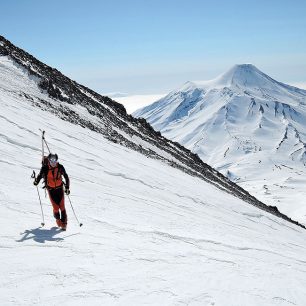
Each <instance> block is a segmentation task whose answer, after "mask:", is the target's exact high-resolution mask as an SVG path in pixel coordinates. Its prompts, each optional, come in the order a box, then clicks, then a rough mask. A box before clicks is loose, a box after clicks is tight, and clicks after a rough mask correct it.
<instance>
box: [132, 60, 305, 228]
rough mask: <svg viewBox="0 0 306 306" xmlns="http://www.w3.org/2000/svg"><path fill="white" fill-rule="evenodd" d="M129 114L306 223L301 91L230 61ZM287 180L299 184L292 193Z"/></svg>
mask: <svg viewBox="0 0 306 306" xmlns="http://www.w3.org/2000/svg"><path fill="white" fill-rule="evenodd" d="M134 116H135V117H142V118H145V119H146V120H148V122H149V123H150V124H151V125H152V126H153V127H154V128H155V129H156V130H158V131H161V133H162V135H164V136H166V137H168V138H170V139H172V140H174V141H177V142H179V143H180V144H182V145H184V146H185V147H187V148H188V149H190V150H191V151H193V152H194V153H197V154H198V155H199V156H200V157H201V159H202V160H203V161H205V162H207V163H208V164H210V165H212V166H213V167H214V168H216V169H217V170H219V171H221V172H222V173H223V174H224V175H227V176H228V177H229V178H231V179H232V180H234V181H235V182H237V183H238V184H240V185H241V186H242V187H243V188H246V189H247V190H248V191H250V192H251V193H252V194H253V195H255V196H256V197H259V198H260V199H261V200H262V201H264V202H267V203H269V204H270V205H274V206H277V207H278V208H279V209H280V210H281V211H282V212H284V213H286V214H289V215H290V216H291V217H293V218H295V219H298V220H300V221H302V222H303V223H305V224H306V208H303V205H302V204H303V198H304V196H306V194H305V193H304V187H302V185H303V184H302V182H301V179H302V178H303V176H304V175H302V174H301V173H304V174H306V172H305V170H306V169H305V165H306V124H305V122H306V91H305V90H302V89H298V88H295V87H293V86H289V85H286V84H283V83H281V82H278V81H275V80H274V79H272V78H270V77H269V76H268V75H266V74H264V73H263V72H261V71H260V70H259V69H257V68H256V67H255V66H253V65H251V64H245V65H236V66H234V67H233V68H231V69H230V70H229V71H228V72H226V73H224V74H223V75H221V76H219V77H217V78H216V79H214V80H211V81H198V82H187V83H186V84H184V85H183V86H182V87H180V88H178V89H177V90H175V91H172V92H171V93H169V94H168V95H167V96H166V97H165V98H163V99H160V100H159V101H157V102H155V103H153V104H152V105H149V106H147V107H145V108H143V109H140V110H138V111H136V112H135V113H134ZM281 165H287V166H288V167H289V168H285V167H281ZM293 181H298V182H299V183H298V184H297V185H296V190H297V191H298V194H300V197H297V196H296V194H295V195H292V194H290V193H288V192H286V191H285V190H286V189H288V188H294V183H293ZM289 182H290V183H289ZM304 182H305V183H306V181H304ZM289 185H290V187H289ZM301 187H302V188H301ZM291 196H293V197H294V198H295V199H296V200H295V201H293V202H292V198H290V197H291Z"/></svg>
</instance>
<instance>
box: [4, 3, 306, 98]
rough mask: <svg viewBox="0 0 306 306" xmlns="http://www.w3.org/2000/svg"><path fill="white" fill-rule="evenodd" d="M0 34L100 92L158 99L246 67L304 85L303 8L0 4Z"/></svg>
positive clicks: (303, 5) (305, 9)
mask: <svg viewBox="0 0 306 306" xmlns="http://www.w3.org/2000/svg"><path fill="white" fill-rule="evenodd" d="M0 7H1V18H0V29H1V33H0V34H1V35H4V36H5V37H6V38H7V39H9V40H10V41H11V42H13V43H14V44H16V45H18V46H19V47H21V48H23V49H25V50H26V51H28V52H29V53H31V54H32V55H34V56H35V57H37V58H38V59H40V60H41V61H43V62H45V63H47V64H48V65H51V66H52V67H56V68H57V69H59V70H61V71H62V72H63V73H64V74H66V75H68V76H69V77H71V78H72V79H74V80H76V81H78V82H80V83H82V84H84V85H87V86H89V87H91V88H92V89H94V90H97V91H99V92H102V93H108V92H127V93H131V94H132V93H166V92H168V91H170V90H172V89H173V88H175V87H178V86H179V85H181V84H182V83H184V82H186V81H188V80H205V79H210V78H213V77H215V76H217V75H218V74H220V73H222V72H224V71H226V70H227V69H229V68H230V67H231V66H233V65H234V64H239V63H252V64H254V65H255V66H257V67H258V68H259V69H261V70H262V71H264V72H265V73H267V74H269V75H270V76H272V77H273V78H275V79H277V80H279V81H283V82H288V83H295V84H298V83H305V84H306V18H305V16H306V1H300V0H294V1H287V0H285V1H284V0H279V1H274V0H270V1H262V0H257V1H247V0H244V1H234V0H233V1H213V0H211V1H206V0H202V1H201V0H188V1H187V0H185V1H182V0H154V1H153V0H142V1H140V0H125V1H123V0H112V1H111V0H110V1H103V0H101V1H98V0H97V1H95V0H87V1H85V0H83V1H79V0H74V1H72V0H61V1H59V0H52V1H41V0H39V1H38V0H26V1H25V0H19V1H17V0H1V1H0Z"/></svg>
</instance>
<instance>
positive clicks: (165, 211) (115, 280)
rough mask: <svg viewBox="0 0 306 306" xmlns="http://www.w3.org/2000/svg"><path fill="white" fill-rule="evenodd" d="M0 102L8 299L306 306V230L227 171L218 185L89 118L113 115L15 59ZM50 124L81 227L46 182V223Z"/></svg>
mask: <svg viewBox="0 0 306 306" xmlns="http://www.w3.org/2000/svg"><path fill="white" fill-rule="evenodd" d="M39 99H41V100H39ZM37 101H41V104H39V105H40V106H43V107H41V108H40V107H38V106H37ZM48 103H49V104H50V105H49V104H48ZM46 105H49V108H48V109H47V108H46ZM58 105H60V106H58ZM55 106H56V107H55ZM60 107H62V108H63V107H67V109H70V108H71V110H74V111H75V114H78V116H79V117H78V118H80V119H79V120H80V123H81V124H78V123H77V122H70V121H69V120H67V117H64V119H65V120H63V119H61V118H60V117H61V116H62V114H63V113H61V112H60V111H59V109H61V108H60ZM110 107H111V104H110ZM0 108H1V114H0V165H1V171H0V193H1V196H0V222H1V225H2V230H1V233H0V249H1V252H0V262H1V264H0V304H1V305H5V306H7V305H58V304H61V305H84V304H85V303H87V304H88V305H235V306H237V305H304V301H305V298H306V289H305V286H304V283H305V281H306V270H305V263H306V252H305V249H306V247H305V237H306V232H305V229H303V228H301V227H298V226H296V225H295V224H292V223H290V222H288V221H286V220H283V219H281V218H278V217H276V216H274V215H272V214H271V213H268V212H266V211H264V210H260V209H258V208H257V207H255V206H252V205H250V204H249V203H247V202H245V201H243V200H242V199H239V198H238V197H234V196H233V195H232V194H230V193H229V192H225V191H226V189H225V188H226V187H224V186H226V185H222V186H223V187H222V188H220V186H221V183H222V180H221V178H219V181H218V184H220V185H218V184H217V183H216V184H215V185H213V184H211V182H210V183H209V182H208V181H205V180H204V179H203V177H202V178H201V177H200V175H199V176H198V177H197V176H192V175H190V174H187V173H185V172H184V171H182V170H184V169H185V168H175V167H173V166H170V165H168V164H167V162H165V160H163V159H158V158H153V157H154V156H155V155H152V156H150V155H146V154H144V152H142V153H141V152H140V151H137V150H135V149H134V148H133V147H128V146H125V145H123V144H122V143H116V142H114V141H112V140H111V139H109V138H107V136H105V135H104V134H103V133H102V132H103V131H102V132H100V131H95V130H93V127H91V126H89V127H91V128H92V129H90V128H89V127H87V126H85V127H83V126H82V125H85V124H87V123H86V122H87V121H86V120H85V119H86V118H87V119H88V120H89V121H90V120H94V119H95V120H96V122H93V123H95V124H96V125H97V126H100V125H102V124H103V123H105V122H106V121H101V119H100V117H97V116H93V115H92V114H90V113H88V111H87V109H86V108H85V106H81V105H77V104H71V105H68V106H67V105H65V104H64V103H62V102H61V101H59V100H56V99H54V98H52V97H50V96H49V95H48V94H47V93H46V92H44V91H41V89H40V88H39V87H38V86H37V79H36V78H35V77H33V76H32V75H29V74H28V73H27V71H24V69H23V68H22V67H20V66H19V65H16V63H15V62H14V61H12V60H11V59H10V58H8V57H7V56H0ZM67 109H66V108H65V112H67ZM106 119H108V117H107V118H106ZM106 119H105V120H106ZM39 128H41V129H44V130H46V133H47V134H46V136H47V140H48V142H49V145H50V147H51V149H52V151H53V152H56V153H58V154H59V158H60V161H61V162H62V163H63V164H64V166H65V168H66V170H67V172H68V174H69V175H70V178H71V199H72V201H73V204H74V208H75V210H76V213H77V214H78V217H79V219H80V221H81V222H83V224H84V226H83V227H82V228H80V227H79V226H78V223H77V222H76V220H74V217H73V214H72V211H71V208H70V206H69V204H68V203H67V202H66V206H67V210H68V218H69V221H68V231H67V232H60V231H59V230H58V229H57V228H55V227H54V225H55V223H54V219H53V217H52V212H51V206H50V204H49V201H48V199H47V198H45V197H44V196H43V190H42V189H40V194H41V196H42V201H43V209H44V212H45V215H46V226H45V227H44V228H41V227H40V226H39V224H40V222H41V217H40V207H39V202H38V198H37V191H36V188H35V187H34V186H33V184H32V179H30V175H31V173H32V170H33V169H35V170H38V169H39V164H40V159H41V156H40V154H41V152H40V145H41V140H40V133H39V130H38V129H39ZM110 128H111V127H109V129H110ZM119 132H120V133H122V134H124V133H123V131H122V130H120V129H119V128H118V133H119ZM144 132H145V131H144V130H143V133H144ZM126 137H129V136H128V135H126ZM152 137H153V136H152ZM132 138H133V137H132ZM119 139H120V138H119ZM133 141H136V140H133ZM137 141H141V143H142V145H143V146H149V144H150V142H149V141H147V142H145V141H144V140H141V139H137ZM153 141H154V139H153V138H152V142H151V150H155V151H156V152H159V153H160V154H164V155H167V154H170V153H167V152H166V151H163V149H162V148H159V147H157V145H154V144H153V143H154V142H153ZM128 144H130V143H128ZM173 148H175V147H173ZM164 150H165V149H164ZM181 152H182V155H183V153H184V152H185V151H181ZM173 154H174V153H173ZM186 154H187V153H186ZM171 156H172V161H173V163H177V164H179V163H182V161H180V160H177V159H175V157H174V155H171ZM186 156H187V155H186ZM186 159H187V157H186ZM182 167H183V166H182ZM184 167H187V166H186V165H184ZM190 167H191V166H190ZM186 169H187V168H186ZM186 171H187V170H186ZM206 171H207V172H208V173H209V168H207V169H206ZM211 175H212V174H211ZM223 183H224V184H225V181H224V182H223ZM230 186H232V185H230ZM232 187H233V186H232ZM228 188H229V187H228ZM228 190H231V189H228ZM233 192H234V191H233ZM241 192H242V191H241ZM247 199H248V198H247ZM248 201H249V199H248Z"/></svg>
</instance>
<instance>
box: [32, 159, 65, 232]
mask: <svg viewBox="0 0 306 306" xmlns="http://www.w3.org/2000/svg"><path fill="white" fill-rule="evenodd" d="M62 176H64V178H65V183H64V182H63V180H62ZM42 178H44V180H45V187H46V188H47V190H48V194H49V198H50V201H51V204H52V207H53V215H54V218H55V219H56V224H57V226H58V227H60V228H61V229H63V230H66V228H67V213H66V209H65V197H64V189H63V186H65V193H66V194H67V195H69V194H70V189H69V177H68V175H67V173H66V171H65V168H64V166H63V165H61V164H60V163H59V162H58V156H57V154H51V153H50V154H49V155H48V157H47V158H45V159H44V162H43V165H42V167H41V169H40V172H39V175H38V176H37V178H36V179H35V180H34V185H35V186H37V185H38V184H39V182H40V180H41V179H42Z"/></svg>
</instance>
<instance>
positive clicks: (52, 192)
mask: <svg viewBox="0 0 306 306" xmlns="http://www.w3.org/2000/svg"><path fill="white" fill-rule="evenodd" d="M48 194H49V198H50V201H51V204H52V207H53V215H54V218H55V219H61V221H62V222H63V223H67V214H66V209H65V197H64V189H63V187H60V188H56V189H48Z"/></svg>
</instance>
